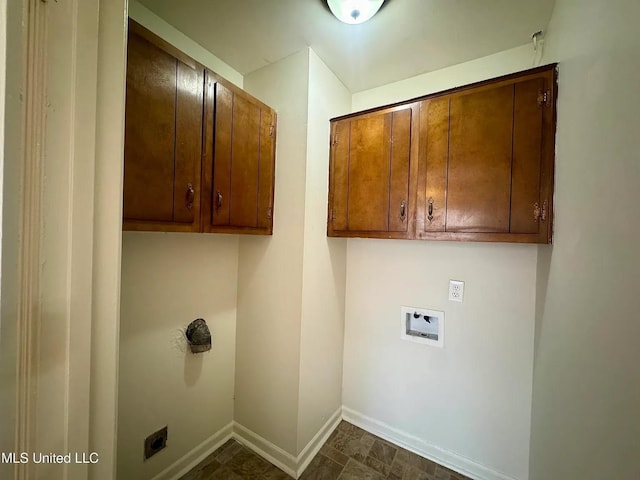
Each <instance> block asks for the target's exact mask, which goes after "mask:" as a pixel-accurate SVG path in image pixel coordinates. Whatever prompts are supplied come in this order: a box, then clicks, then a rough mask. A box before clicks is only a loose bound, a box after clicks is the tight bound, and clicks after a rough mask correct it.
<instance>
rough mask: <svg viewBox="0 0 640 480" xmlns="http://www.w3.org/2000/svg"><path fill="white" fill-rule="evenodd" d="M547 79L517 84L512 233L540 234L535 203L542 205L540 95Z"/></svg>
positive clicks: (512, 183) (512, 180)
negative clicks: (535, 215)
mask: <svg viewBox="0 0 640 480" xmlns="http://www.w3.org/2000/svg"><path fill="white" fill-rule="evenodd" d="M543 88H544V79H543V78H535V79H533V80H529V81H526V82H521V83H517V84H516V85H515V100H514V101H515V105H514V114H513V171H512V174H511V228H510V231H511V233H538V230H539V223H538V220H537V219H536V218H535V217H534V204H536V203H537V204H538V205H540V160H541V158H542V113H543V109H544V108H545V107H544V105H538V101H537V97H538V94H539V93H541V92H542V91H543Z"/></svg>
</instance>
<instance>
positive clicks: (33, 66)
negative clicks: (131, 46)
mask: <svg viewBox="0 0 640 480" xmlns="http://www.w3.org/2000/svg"><path fill="white" fill-rule="evenodd" d="M26 3H27V4H28V8H25V9H23V15H25V17H24V18H23V21H24V22H25V25H26V29H25V33H24V35H25V38H26V55H25V63H26V64H27V66H26V68H25V70H24V73H23V75H24V77H23V78H24V90H25V91H24V99H25V100H24V104H25V106H24V112H25V117H24V147H23V148H24V150H23V151H24V154H23V155H24V156H23V158H22V159H21V161H22V179H21V184H22V192H21V193H22V197H21V201H20V218H19V222H20V223H19V230H20V234H19V238H20V244H19V247H18V248H19V258H18V298H19V300H18V311H17V336H18V343H17V400H16V450H17V451H21V452H24V451H27V452H28V451H34V450H35V440H36V399H37V396H36V395H37V387H38V351H39V326H40V322H41V311H40V264H41V249H40V238H41V235H42V186H41V185H42V178H43V175H44V173H43V170H44V160H43V159H44V156H45V148H44V145H45V140H46V137H45V124H46V116H45V111H46V84H47V80H46V79H47V75H46V72H47V66H46V60H45V59H46V54H47V51H48V48H47V43H46V21H47V10H46V8H45V6H43V5H42V4H41V2H34V1H33V0H31V1H28V2H26ZM33 473H34V467H33V466H32V465H30V464H26V465H17V466H16V469H15V475H16V478H18V479H20V480H22V479H27V478H30V477H31V476H32V475H33Z"/></svg>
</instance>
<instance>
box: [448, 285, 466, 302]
mask: <svg viewBox="0 0 640 480" xmlns="http://www.w3.org/2000/svg"><path fill="white" fill-rule="evenodd" d="M463 299H464V282H461V281H460V280H449V300H451V301H452V302H460V303H462V300H463Z"/></svg>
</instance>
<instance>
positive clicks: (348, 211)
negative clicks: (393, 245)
mask: <svg viewBox="0 0 640 480" xmlns="http://www.w3.org/2000/svg"><path fill="white" fill-rule="evenodd" d="M416 112H417V104H416V105H414V106H408V107H402V108H394V109H387V110H383V111H380V112H375V113H372V114H368V115H362V116H357V117H354V118H348V119H344V120H339V121H335V122H333V123H332V130H331V132H332V133H331V135H332V136H331V162H330V197H329V221H328V234H329V235H330V236H374V237H383V238H407V236H408V235H409V233H410V232H411V225H412V224H411V219H412V212H413V208H414V202H412V201H411V197H410V195H409V191H410V188H409V182H410V178H411V167H412V157H413V155H412V152H411V135H412V125H413V122H412V118H413V116H414V115H415V114H416Z"/></svg>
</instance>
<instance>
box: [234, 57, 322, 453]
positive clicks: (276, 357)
mask: <svg viewBox="0 0 640 480" xmlns="http://www.w3.org/2000/svg"><path fill="white" fill-rule="evenodd" d="M244 85H245V89H246V90H247V91H248V92H249V93H251V94H252V95H254V96H256V97H257V98H259V99H260V100H262V101H263V102H265V103H267V104H268V105H270V106H271V107H273V108H274V109H275V110H276V111H277V112H278V135H277V147H276V148H277V153H276V172H275V175H276V182H275V199H274V217H273V219H274V224H273V236H271V237H250V236H245V237H243V238H241V239H240V264H239V270H238V330H237V339H238V346H237V354H236V402H235V420H236V421H237V422H238V423H240V424H241V425H242V426H244V427H246V428H248V429H249V430H251V431H253V432H254V433H256V434H258V435H260V436H261V437H263V438H265V439H266V440H268V441H270V442H272V443H273V444H275V445H277V446H278V447H280V448H281V449H283V450H285V451H286V452H288V453H289V454H291V455H294V456H295V455H296V442H297V427H296V425H297V416H298V414H297V412H298V371H299V364H300V315H301V309H302V259H303V234H304V212H305V158H306V152H307V145H306V137H307V125H306V124H307V97H308V88H309V53H308V51H307V50H304V51H302V52H299V53H297V54H295V55H292V56H290V57H287V58H285V59H283V60H281V61H279V62H276V63H274V64H272V65H269V66H268V67H264V68H261V69H260V70H257V71H256V72H254V73H251V74H249V75H247V76H245V79H244Z"/></svg>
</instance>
